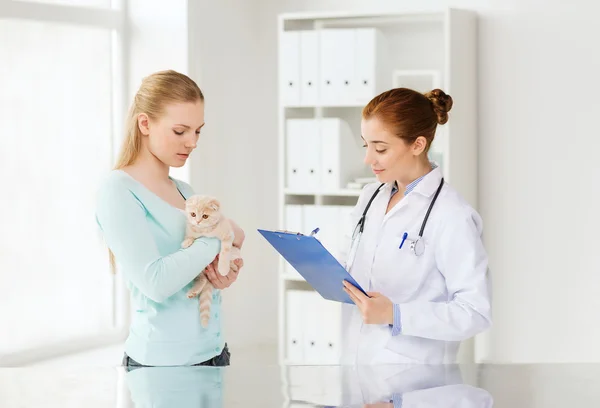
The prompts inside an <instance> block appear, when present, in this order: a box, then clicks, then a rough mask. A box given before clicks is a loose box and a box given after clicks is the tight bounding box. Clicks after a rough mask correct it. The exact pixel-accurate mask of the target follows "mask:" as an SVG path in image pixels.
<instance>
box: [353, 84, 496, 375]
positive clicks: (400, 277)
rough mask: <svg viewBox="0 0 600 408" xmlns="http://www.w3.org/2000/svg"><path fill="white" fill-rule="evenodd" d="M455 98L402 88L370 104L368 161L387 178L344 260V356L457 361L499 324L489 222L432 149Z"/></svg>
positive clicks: (356, 219) (365, 202)
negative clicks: (468, 343) (486, 236)
mask: <svg viewBox="0 0 600 408" xmlns="http://www.w3.org/2000/svg"><path fill="white" fill-rule="evenodd" d="M452 103H453V102H452V98H451V97H450V96H449V95H447V94H445V93H444V92H443V91H441V90H439V89H435V90H433V91H431V92H428V93H426V94H421V93H419V92H416V91H413V90H410V89H405V88H397V89H392V90H389V91H386V92H384V93H382V94H380V95H378V96H376V97H375V98H374V99H373V100H371V101H370V102H369V103H368V105H367V106H366V107H365V108H364V109H363V113H362V123H361V131H362V138H363V139H364V145H365V148H366V154H365V162H366V163H367V164H368V165H369V166H371V169H372V171H373V173H375V175H376V177H377V180H378V182H375V183H372V184H369V185H367V186H365V188H364V189H363V191H362V192H361V195H360V197H359V199H358V202H357V205H356V207H355V208H354V211H353V213H352V217H351V218H352V225H351V228H350V230H349V232H348V234H347V241H348V245H347V247H348V248H350V249H349V252H348V254H347V257H346V259H345V266H346V268H347V269H348V271H349V272H350V274H351V275H352V277H353V278H354V279H355V280H356V282H357V283H358V284H359V285H360V286H361V287H362V288H363V289H364V290H365V291H366V292H367V295H368V296H366V295H365V294H364V293H362V292H361V291H360V290H359V289H357V288H356V287H355V286H353V285H352V284H350V283H349V282H344V290H345V291H346V292H347V293H348V295H349V297H350V298H351V299H352V301H353V302H354V304H344V305H343V312H342V316H343V319H342V321H343V330H344V335H343V339H344V341H345V344H344V345H343V348H342V349H343V352H342V356H343V358H342V361H343V363H350V364H382V363H386V364H387V363H390V364H403V363H407V364H410V363H424V364H444V363H454V362H456V356H457V352H458V347H459V345H460V342H461V341H462V340H466V339H469V338H470V337H472V336H474V335H476V334H478V333H480V332H482V331H484V330H486V329H488V328H489V327H490V323H491V310H490V309H491V304H490V288H489V281H488V279H489V278H488V257H487V254H486V251H485V248H484V246H483V243H482V239H481V234H482V220H481V217H480V216H479V214H478V213H477V212H476V211H475V210H474V209H473V208H471V206H469V204H468V203H467V202H466V201H465V200H464V199H463V197H461V196H460V194H459V193H458V192H457V191H456V190H455V189H454V188H452V187H451V186H450V185H449V184H448V183H446V182H445V181H444V175H443V174H442V171H441V169H440V168H439V167H437V165H436V164H435V163H432V162H430V161H429V159H428V156H427V152H428V150H429V147H430V146H431V143H432V141H433V139H434V136H435V131H436V127H437V125H438V124H440V125H441V124H444V123H446V122H447V120H448V111H450V109H451V108H452Z"/></svg>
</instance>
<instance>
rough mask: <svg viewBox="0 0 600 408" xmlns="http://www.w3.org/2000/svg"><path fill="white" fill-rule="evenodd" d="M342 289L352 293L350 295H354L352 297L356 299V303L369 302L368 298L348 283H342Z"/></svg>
mask: <svg viewBox="0 0 600 408" xmlns="http://www.w3.org/2000/svg"><path fill="white" fill-rule="evenodd" d="M344 288H345V289H346V291H349V292H350V293H352V295H354V297H355V298H356V299H358V301H359V302H361V303H362V302H364V301H366V300H369V298H368V297H366V296H365V295H364V293H362V292H361V291H360V289H358V288H357V287H356V286H354V285H353V284H351V283H350V282H346V281H344Z"/></svg>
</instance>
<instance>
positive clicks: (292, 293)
mask: <svg viewBox="0 0 600 408" xmlns="http://www.w3.org/2000/svg"><path fill="white" fill-rule="evenodd" d="M304 294H305V292H304V291H299V290H289V291H287V293H286V304H287V307H286V319H285V321H286V357H287V360H288V361H289V362H290V363H291V364H302V363H304V360H305V358H304V326H305V323H304V313H303V310H304V302H305V296H304Z"/></svg>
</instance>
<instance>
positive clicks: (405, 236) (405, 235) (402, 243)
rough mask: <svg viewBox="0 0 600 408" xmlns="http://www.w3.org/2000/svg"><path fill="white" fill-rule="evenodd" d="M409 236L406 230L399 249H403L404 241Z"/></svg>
mask: <svg viewBox="0 0 600 408" xmlns="http://www.w3.org/2000/svg"><path fill="white" fill-rule="evenodd" d="M407 237H408V232H405V233H404V235H402V242H400V246H399V247H398V249H402V245H404V241H406V238H407Z"/></svg>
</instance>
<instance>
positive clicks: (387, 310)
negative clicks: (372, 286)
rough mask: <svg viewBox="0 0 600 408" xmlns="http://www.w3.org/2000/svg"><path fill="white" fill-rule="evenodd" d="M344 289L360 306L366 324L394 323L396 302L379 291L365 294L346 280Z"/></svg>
mask: <svg viewBox="0 0 600 408" xmlns="http://www.w3.org/2000/svg"><path fill="white" fill-rule="evenodd" d="M344 291H346V293H347V294H348V296H350V299H352V301H353V302H354V304H356V306H358V308H359V309H360V313H361V314H362V318H363V321H364V322H365V323H366V324H394V304H393V303H392V301H391V300H390V299H388V298H387V297H385V296H383V295H382V294H381V293H377V292H367V294H368V295H369V296H370V297H367V296H365V294H364V293H362V292H361V291H360V289H358V288H357V287H356V286H354V285H352V284H351V283H350V282H347V281H344Z"/></svg>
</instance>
